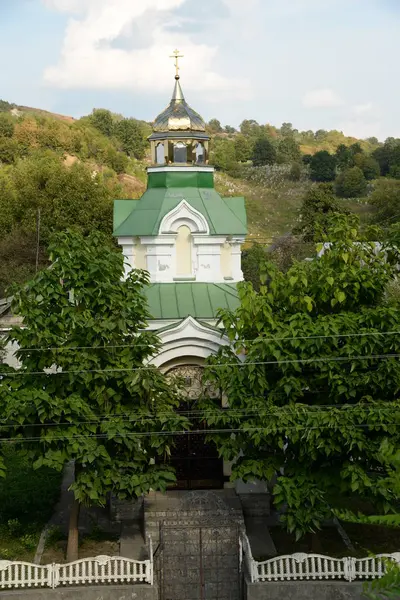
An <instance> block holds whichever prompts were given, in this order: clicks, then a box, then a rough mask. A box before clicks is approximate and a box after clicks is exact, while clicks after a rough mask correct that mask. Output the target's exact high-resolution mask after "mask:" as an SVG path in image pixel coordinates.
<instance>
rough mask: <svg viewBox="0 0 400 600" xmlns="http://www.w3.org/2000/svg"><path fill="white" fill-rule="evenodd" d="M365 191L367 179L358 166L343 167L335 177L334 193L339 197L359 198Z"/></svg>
mask: <svg viewBox="0 0 400 600" xmlns="http://www.w3.org/2000/svg"><path fill="white" fill-rule="evenodd" d="M366 191H367V181H366V179H365V177H364V173H363V172H362V170H361V169H360V168H359V167H352V168H351V169H345V170H344V171H342V172H341V173H340V174H339V175H338V177H337V179H336V193H337V195H338V196H340V197H341V198H360V197H361V196H365V194H366Z"/></svg>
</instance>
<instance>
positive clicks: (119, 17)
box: [43, 0, 249, 99]
mask: <svg viewBox="0 0 400 600" xmlns="http://www.w3.org/2000/svg"><path fill="white" fill-rule="evenodd" d="M43 1H44V3H45V5H46V6H47V7H49V8H53V9H56V10H58V11H64V12H67V13H76V12H77V11H79V15H78V16H75V18H71V19H70V20H69V23H68V25H67V29H66V32H65V37H64V42H63V48H62V53H61V57H60V60H59V62H58V64H56V65H54V66H49V67H47V68H46V69H45V71H44V79H45V81H46V82H47V83H48V84H50V85H53V86H55V87H59V88H64V89H66V88H81V89H89V88H92V89H95V88H97V89H132V90H139V91H146V92H151V91H153V92H155V93H156V92H160V91H165V90H169V88H170V87H171V85H172V83H173V73H174V71H173V64H172V59H170V58H169V56H170V54H171V51H172V50H173V49H174V48H176V47H178V48H179V49H180V50H181V51H182V53H183V54H184V55H185V58H184V60H183V62H182V70H181V75H182V76H183V81H184V88H185V89H193V90H202V91H215V92H219V93H221V94H222V97H224V95H225V93H232V92H234V93H235V94H236V97H242V98H243V97H246V96H247V97H248V95H249V92H248V90H249V85H248V84H247V83H246V82H245V81H243V80H240V79H234V80H232V79H227V78H225V77H223V76H222V75H220V74H218V73H217V72H215V71H214V70H213V63H214V62H215V57H216V55H217V53H218V51H219V48H218V46H217V45H212V46H211V45H207V44H205V43H196V42H194V41H193V40H192V39H191V37H190V36H189V35H188V34H187V33H185V31H184V30H183V32H180V31H179V32H177V31H176V28H175V29H174V30H173V31H171V30H170V27H169V26H170V25H171V23H172V24H175V25H176V24H177V23H178V17H177V16H176V15H174V10H176V9H177V8H179V7H180V6H182V5H183V4H184V1H185V0H146V1H145V2H144V1H143V0H43ZM138 22H139V23H140V24H141V25H142V28H141V32H142V31H143V28H145V29H146V43H145V44H143V39H142V37H143V36H142V35H137V36H135V33H134V32H135V27H134V26H135V24H137V23H138ZM141 32H140V33H141ZM139 37H140V38H141V39H140V42H141V43H138V41H139V40H138V38H139ZM121 39H122V40H123V41H124V44H123V45H121V43H119V42H120V40H121ZM127 41H128V42H129V43H128V44H127V43H126V42H127ZM144 46H145V47H144ZM217 99H218V98H217Z"/></svg>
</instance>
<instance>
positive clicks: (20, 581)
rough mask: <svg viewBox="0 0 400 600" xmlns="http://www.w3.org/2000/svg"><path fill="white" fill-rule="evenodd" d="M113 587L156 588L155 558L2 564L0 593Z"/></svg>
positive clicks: (114, 557)
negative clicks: (12, 589)
mask: <svg viewBox="0 0 400 600" xmlns="http://www.w3.org/2000/svg"><path fill="white" fill-rule="evenodd" d="M110 583H148V584H150V585H153V557H152V555H150V559H148V560H142V561H139V560H131V559H130V558H123V557H121V556H96V557H94V558H83V559H81V560H77V561H75V562H72V563H67V564H64V565H61V564H56V563H53V564H50V565H43V566H42V565H34V564H32V563H26V562H19V561H15V562H14V561H9V560H0V589H4V588H24V587H26V588H29V587H50V588H56V587H58V586H59V585H64V586H66V585H90V584H110Z"/></svg>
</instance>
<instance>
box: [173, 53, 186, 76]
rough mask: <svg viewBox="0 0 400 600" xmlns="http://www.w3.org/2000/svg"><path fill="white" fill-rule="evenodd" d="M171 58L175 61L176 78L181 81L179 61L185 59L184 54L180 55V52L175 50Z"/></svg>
mask: <svg viewBox="0 0 400 600" xmlns="http://www.w3.org/2000/svg"><path fill="white" fill-rule="evenodd" d="M170 58H174V59H175V69H176V75H175V77H176V78H177V79H179V59H180V58H183V54H179V50H174V52H173V53H172V56H170Z"/></svg>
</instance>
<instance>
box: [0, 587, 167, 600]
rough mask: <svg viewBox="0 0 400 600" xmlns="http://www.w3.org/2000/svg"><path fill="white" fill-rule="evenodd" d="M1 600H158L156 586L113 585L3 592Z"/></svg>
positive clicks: (0, 594)
mask: <svg viewBox="0 0 400 600" xmlns="http://www.w3.org/2000/svg"><path fill="white" fill-rule="evenodd" d="M0 598H1V599H2V598H10V600H77V598H79V600H158V590H157V587H156V586H150V585H112V586H96V587H95V586H90V587H72V586H71V587H68V588H57V589H55V590H49V589H43V590H42V589H40V590H27V589H25V590H14V591H10V590H3V591H1V592H0Z"/></svg>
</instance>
